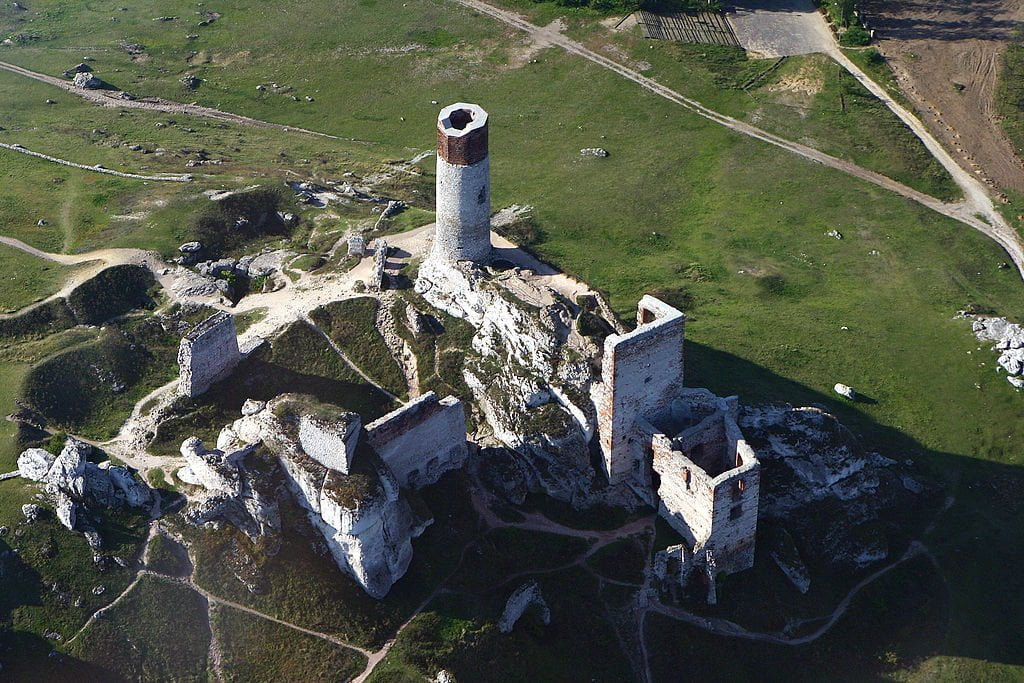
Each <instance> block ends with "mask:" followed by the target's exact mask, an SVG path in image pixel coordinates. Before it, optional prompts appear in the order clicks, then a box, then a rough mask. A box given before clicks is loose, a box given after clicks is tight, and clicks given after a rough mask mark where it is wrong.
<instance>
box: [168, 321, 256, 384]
mask: <svg viewBox="0 0 1024 683" xmlns="http://www.w3.org/2000/svg"><path fill="white" fill-rule="evenodd" d="M239 360H241V354H240V353H239V351H238V336H237V334H236V333H235V319H234V318H233V317H232V316H231V315H230V314H229V313H224V312H223V311H222V312H220V313H216V314H214V315H212V316H210V317H209V318H207V319H206V320H204V321H203V322H201V323H199V325H197V326H196V327H195V329H193V330H192V331H190V332H189V333H188V334H186V335H185V336H184V337H183V338H182V340H181V345H180V346H179V347H178V371H179V376H180V391H181V393H183V394H184V395H185V396H188V397H189V398H194V397H196V396H199V395H200V394H202V393H203V392H205V391H206V390H207V389H209V388H210V386H211V385H213V384H214V383H215V382H218V381H220V380H222V379H224V378H225V377H227V376H228V375H230V374H231V371H232V370H234V369H235V366H236V365H238V361H239Z"/></svg>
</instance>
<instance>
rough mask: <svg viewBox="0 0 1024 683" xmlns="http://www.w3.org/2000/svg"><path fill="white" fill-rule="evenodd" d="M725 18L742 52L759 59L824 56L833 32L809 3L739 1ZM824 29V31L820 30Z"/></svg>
mask: <svg viewBox="0 0 1024 683" xmlns="http://www.w3.org/2000/svg"><path fill="white" fill-rule="evenodd" d="M732 5H733V7H734V9H735V11H733V12H729V13H728V14H727V15H726V16H727V18H728V19H729V23H730V24H732V28H733V31H734V32H735V33H736V38H737V40H739V41H740V45H741V46H742V47H743V49H744V50H746V51H748V52H752V53H754V54H756V55H757V56H759V57H788V56H791V55H806V54H811V53H813V52H826V51H827V50H828V48H829V47H830V46H831V45H832V42H833V41H832V32H831V31H829V29H828V27H827V26H824V23H823V22H821V21H820V20H819V16H818V11H817V10H816V9H815V8H814V4H813V3H811V1H810V0H759V1H756V0H738V1H737V2H733V3H732ZM822 29H824V30H822Z"/></svg>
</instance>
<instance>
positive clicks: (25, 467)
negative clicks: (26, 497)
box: [18, 448, 57, 481]
mask: <svg viewBox="0 0 1024 683" xmlns="http://www.w3.org/2000/svg"><path fill="white" fill-rule="evenodd" d="M56 459H57V456H55V455H53V454H52V453H50V452H49V451H46V450H43V449H42V448H29V449H28V450H26V451H24V452H22V454H21V455H19V456H18V474H19V475H20V476H22V477H23V478H25V479H31V480H32V481H42V480H43V479H44V478H45V477H46V474H47V473H48V472H49V471H50V468H51V467H53V463H54V461H55V460H56Z"/></svg>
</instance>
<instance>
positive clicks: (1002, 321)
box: [960, 313, 1024, 389]
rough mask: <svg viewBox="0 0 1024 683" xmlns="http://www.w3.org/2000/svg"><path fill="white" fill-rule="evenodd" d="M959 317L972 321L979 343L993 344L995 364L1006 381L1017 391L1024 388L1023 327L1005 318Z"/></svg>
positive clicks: (963, 314)
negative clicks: (1003, 371) (1001, 370)
mask: <svg viewBox="0 0 1024 683" xmlns="http://www.w3.org/2000/svg"><path fill="white" fill-rule="evenodd" d="M960 315H961V317H965V318H971V319H973V320H974V323H973V325H972V328H973V330H974V335H975V336H976V337H977V338H978V339H979V340H980V341H991V342H995V344H994V345H993V346H992V350H993V351H998V352H999V359H998V360H997V361H996V362H997V363H998V364H999V367H1001V368H1002V369H1003V370H1005V371H1006V374H1007V378H1006V379H1007V381H1008V382H1009V383H1010V384H1012V385H1013V386H1014V387H1015V388H1017V389H1021V388H1024V327H1021V326H1020V325H1016V324H1014V323H1011V322H1010V321H1009V320H1007V319H1006V318H991V317H984V316H972V315H970V314H967V313H961V314H960Z"/></svg>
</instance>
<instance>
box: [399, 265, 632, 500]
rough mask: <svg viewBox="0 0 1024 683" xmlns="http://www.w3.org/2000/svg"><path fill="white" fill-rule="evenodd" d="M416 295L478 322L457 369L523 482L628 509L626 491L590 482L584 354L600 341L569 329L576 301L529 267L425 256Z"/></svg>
mask: <svg viewBox="0 0 1024 683" xmlns="http://www.w3.org/2000/svg"><path fill="white" fill-rule="evenodd" d="M416 291H417V292H418V293H420V294H421V295H422V296H423V298H424V299H426V300H427V302H428V303H430V304H431V305H432V306H434V307H436V308H439V309H441V310H443V311H445V312H446V313H448V314H449V315H453V316H455V317H459V318H462V319H464V320H466V321H467V322H469V323H470V324H471V325H473V327H474V328H476V334H475V335H474V336H473V340H472V351H473V353H472V354H471V355H470V356H469V358H468V359H467V361H466V363H465V366H464V368H463V376H464V379H465V380H466V384H467V385H468V386H469V388H470V389H471V390H472V392H473V398H474V399H475V402H476V404H477V406H478V407H479V410H480V412H481V413H482V415H483V417H484V418H485V419H486V421H487V423H488V425H489V426H490V428H491V430H492V431H493V435H494V438H495V439H496V440H497V441H499V442H500V443H501V444H503V445H505V446H507V447H509V448H511V449H512V450H513V451H514V452H515V453H516V454H518V457H519V460H520V462H519V465H520V466H519V467H517V468H512V470H511V471H514V472H516V473H517V474H516V476H517V477H521V478H522V479H523V481H522V482H507V484H508V485H507V486H505V487H503V488H505V489H507V490H520V489H522V487H523V485H525V486H526V487H528V488H530V489H531V490H541V491H543V492H544V493H545V494H547V495H549V496H551V497H553V498H556V499H558V500H561V501H564V502H567V503H570V504H571V505H573V506H574V507H577V508H585V507H589V506H592V505H595V504H598V503H605V504H618V505H634V504H636V501H635V500H634V499H633V498H634V497H633V496H631V495H630V494H629V492H623V491H616V490H613V489H611V488H607V487H604V486H601V485H600V482H597V481H595V471H594V468H593V466H592V465H591V458H590V447H589V443H590V441H591V436H592V435H593V432H594V429H595V419H596V415H595V410H594V406H593V403H592V402H591V400H590V397H589V394H590V385H591V383H592V382H593V380H594V372H593V368H592V366H591V359H593V358H595V357H597V356H598V355H599V353H600V350H599V347H598V346H597V344H596V343H595V342H594V341H593V340H591V339H590V338H588V337H585V336H583V335H581V334H580V333H579V332H577V330H576V324H575V316H576V313H575V312H574V310H573V309H574V307H575V304H574V303H573V302H569V301H567V300H566V299H565V297H564V296H562V295H561V294H559V293H558V292H556V291H554V290H552V289H550V288H549V287H546V286H544V285H543V284H540V283H537V282H535V281H533V280H532V279H531V278H530V274H529V273H528V272H524V271H521V270H519V269H512V270H509V271H505V272H497V271H494V270H490V269H484V268H481V267H479V266H476V265H474V264H471V263H465V262H460V263H456V264H453V263H448V262H441V261H433V260H431V259H428V260H427V261H426V262H424V264H423V265H422V266H421V267H420V271H419V276H418V278H417V280H416Z"/></svg>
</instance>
